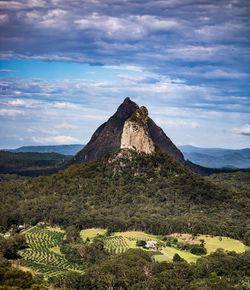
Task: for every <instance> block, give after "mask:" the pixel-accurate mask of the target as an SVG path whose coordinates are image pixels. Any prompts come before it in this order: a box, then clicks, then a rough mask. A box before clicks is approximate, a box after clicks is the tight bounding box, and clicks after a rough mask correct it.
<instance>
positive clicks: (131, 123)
mask: <svg viewBox="0 0 250 290" xmlns="http://www.w3.org/2000/svg"><path fill="white" fill-rule="evenodd" d="M120 148H121V149H132V150H136V151H137V152H143V153H146V154H151V153H153V152H154V151H155V146H154V143H153V141H152V140H151V138H150V136H149V130H148V110H147V109H146V108H145V107H140V108H138V109H137V110H136V111H135V112H134V113H133V115H132V116H131V117H130V118H128V119H127V120H126V121H125V123H124V126H123V131H122V136H121V147H120Z"/></svg>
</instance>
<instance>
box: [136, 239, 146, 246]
mask: <svg viewBox="0 0 250 290" xmlns="http://www.w3.org/2000/svg"><path fill="white" fill-rule="evenodd" d="M146 243H147V242H146V241H144V240H138V241H136V246H138V247H145V245H146Z"/></svg>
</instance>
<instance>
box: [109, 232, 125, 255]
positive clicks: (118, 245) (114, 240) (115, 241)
mask: <svg viewBox="0 0 250 290" xmlns="http://www.w3.org/2000/svg"><path fill="white" fill-rule="evenodd" d="M104 245H105V248H106V249H107V250H108V251H109V252H110V253H111V254H121V253H124V252H125V251H126V250H127V249H128V248H129V245H128V244H127V242H126V239H125V238H124V237H122V236H115V237H107V238H105V240H104Z"/></svg>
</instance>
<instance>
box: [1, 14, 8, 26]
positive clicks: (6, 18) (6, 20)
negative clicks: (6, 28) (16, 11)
mask: <svg viewBox="0 0 250 290" xmlns="http://www.w3.org/2000/svg"><path fill="white" fill-rule="evenodd" d="M8 21H9V16H8V14H1V15H0V25H1V24H5V23H7V22H8Z"/></svg>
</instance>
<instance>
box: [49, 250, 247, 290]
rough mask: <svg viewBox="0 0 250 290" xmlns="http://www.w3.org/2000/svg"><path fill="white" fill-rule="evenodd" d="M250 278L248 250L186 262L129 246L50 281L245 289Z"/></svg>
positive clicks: (180, 289) (78, 285)
mask: <svg viewBox="0 0 250 290" xmlns="http://www.w3.org/2000/svg"><path fill="white" fill-rule="evenodd" d="M176 260H178V259H176ZM249 277H250V253H249V252H245V253H243V254H236V253H235V252H229V253H225V252H223V251H222V250H218V251H216V252H215V253H212V254H211V255H209V256H206V257H202V258H200V259H199V260H198V261H197V263H196V264H188V263H186V262H184V261H176V262H172V263H167V262H162V263H157V262H154V261H153V260H152V258H151V256H150V254H149V253H147V252H145V251H143V250H136V249H130V250H128V251H127V252H125V253H123V254H120V255H117V256H111V257H109V258H107V259H104V260H101V261H100V262H98V263H94V264H93V265H92V266H89V267H88V269H87V270H86V271H85V273H84V274H76V273H69V274H68V275H65V276H63V277H61V278H59V279H58V278H56V279H51V281H50V282H51V283H53V284H54V285H55V286H56V287H59V288H60V289H67V290H78V289H83V290H84V289H85V290H92V289H96V290H101V289H120V290H126V289H128V290H145V289H147V290H155V289H158V290H173V289H175V290H201V289H202V290H205V289H206V290H212V289H224V290H233V289H237V290H244V289H249V287H250V282H249V281H250V280H249Z"/></svg>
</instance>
